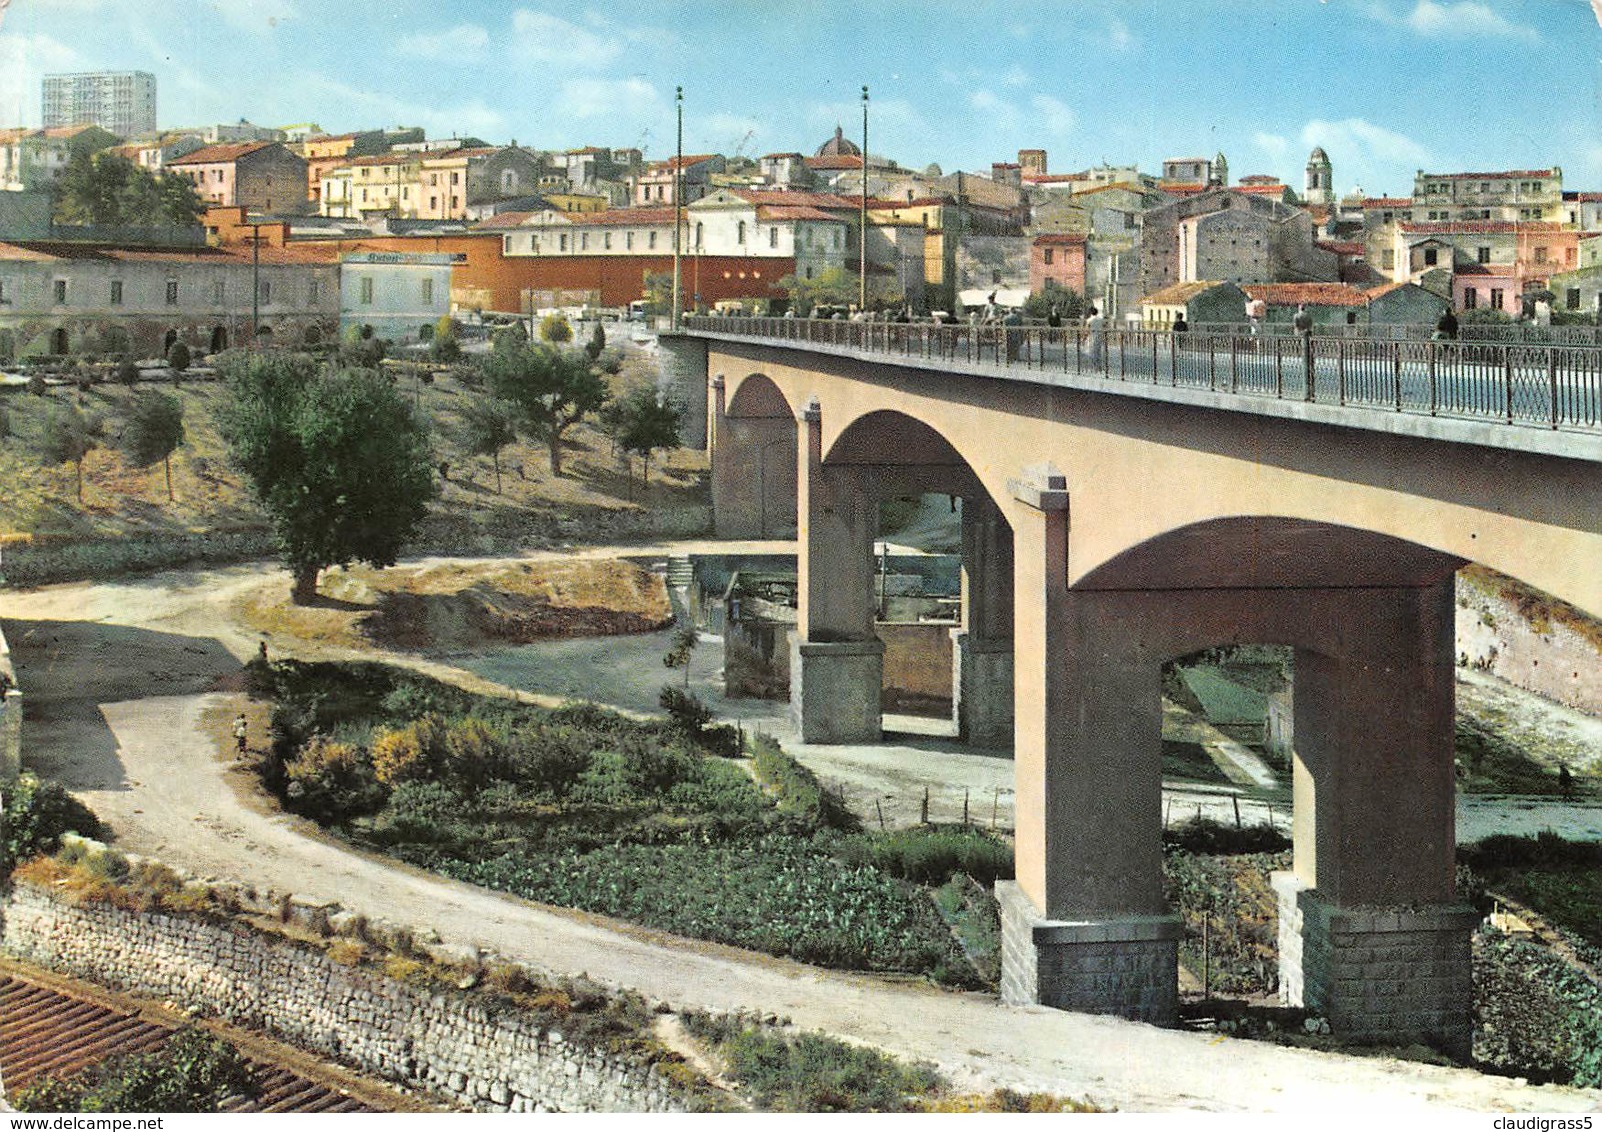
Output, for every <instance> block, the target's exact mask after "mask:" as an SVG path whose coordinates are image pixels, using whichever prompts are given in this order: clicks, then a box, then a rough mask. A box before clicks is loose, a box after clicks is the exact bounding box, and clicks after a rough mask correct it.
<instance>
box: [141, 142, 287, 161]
mask: <svg viewBox="0 0 1602 1132" xmlns="http://www.w3.org/2000/svg"><path fill="white" fill-rule="evenodd" d="M278 144H279V143H278V142H264V141H257V142H230V143H228V144H226V145H208V146H204V147H202V148H200V149H197V150H195V152H194V153H190V154H186V155H184V156H183V157H180V158H178V159H177V160H176V161H169V162H167V164H168V165H226V164H228V163H230V162H234V161H238V160H239V159H240V158H241V157H248V156H249V155H250V154H252V153H255V152H256V151H258V150H262V149H266V148H268V147H269V146H274V145H278Z"/></svg>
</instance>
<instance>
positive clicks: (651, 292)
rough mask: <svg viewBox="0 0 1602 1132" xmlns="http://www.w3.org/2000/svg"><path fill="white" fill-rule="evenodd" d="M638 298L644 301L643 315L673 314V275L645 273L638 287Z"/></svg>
mask: <svg viewBox="0 0 1602 1132" xmlns="http://www.w3.org/2000/svg"><path fill="white" fill-rule="evenodd" d="M640 298H642V299H644V300H645V313H646V314H649V315H653V316H655V315H664V314H672V313H673V273H672V272H670V271H647V272H646V273H645V276H644V279H643V280H642V282H641V285H640Z"/></svg>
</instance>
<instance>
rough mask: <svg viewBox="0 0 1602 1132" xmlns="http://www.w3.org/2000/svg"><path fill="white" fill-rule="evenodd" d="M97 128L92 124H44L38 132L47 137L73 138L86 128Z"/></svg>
mask: <svg viewBox="0 0 1602 1132" xmlns="http://www.w3.org/2000/svg"><path fill="white" fill-rule="evenodd" d="M97 128H98V127H96V126H92V125H88V126H46V127H45V128H44V129H43V130H41V131H39V132H40V133H42V134H44V136H45V137H47V138H75V137H77V136H78V135H79V134H81V133H83V132H84V131H86V130H93V129H97ZM106 132H107V133H110V131H109V130H108V131H106Z"/></svg>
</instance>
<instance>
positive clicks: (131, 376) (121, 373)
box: [117, 357, 139, 385]
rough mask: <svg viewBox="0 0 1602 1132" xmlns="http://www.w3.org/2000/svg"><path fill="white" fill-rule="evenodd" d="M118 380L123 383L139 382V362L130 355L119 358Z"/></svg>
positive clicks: (133, 383)
mask: <svg viewBox="0 0 1602 1132" xmlns="http://www.w3.org/2000/svg"><path fill="white" fill-rule="evenodd" d="M117 381H118V382H119V383H120V384H122V385H137V384H139V363H138V362H136V361H134V360H133V359H132V358H129V357H123V358H121V359H120V360H118V362H117Z"/></svg>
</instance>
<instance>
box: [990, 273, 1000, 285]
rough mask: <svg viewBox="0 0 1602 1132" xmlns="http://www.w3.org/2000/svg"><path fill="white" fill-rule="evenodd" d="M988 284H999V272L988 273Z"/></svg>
mask: <svg viewBox="0 0 1602 1132" xmlns="http://www.w3.org/2000/svg"><path fill="white" fill-rule="evenodd" d="M990 282H992V283H1000V282H1001V272H999V271H992V272H991V273H990Z"/></svg>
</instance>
